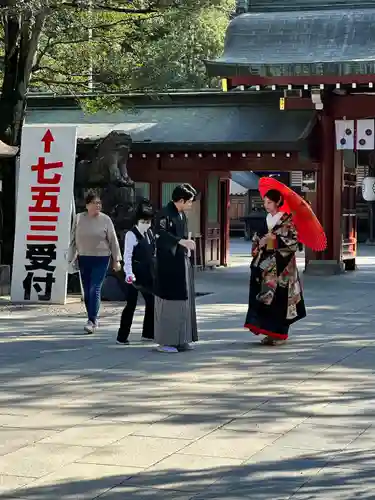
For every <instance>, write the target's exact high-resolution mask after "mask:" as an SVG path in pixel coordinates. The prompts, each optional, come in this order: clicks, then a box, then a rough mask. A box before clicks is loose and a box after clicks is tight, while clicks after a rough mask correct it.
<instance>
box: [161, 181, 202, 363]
mask: <svg viewBox="0 0 375 500" xmlns="http://www.w3.org/2000/svg"><path fill="white" fill-rule="evenodd" d="M196 194H197V192H196V190H195V189H194V188H193V187H192V186H191V185H190V184H181V185H179V186H177V187H176V188H175V189H174V191H173V193H172V200H171V201H170V202H169V203H168V205H166V206H165V207H164V208H163V209H162V210H161V211H160V212H159V213H158V215H157V217H156V221H155V229H154V231H155V236H156V282H155V341H156V342H157V343H158V344H159V347H158V350H159V351H160V352H168V353H177V352H179V351H186V350H190V349H192V348H193V347H192V345H191V342H196V341H197V340H198V331H197V319H196V310H195V289H194V276H193V269H192V266H191V262H190V258H189V257H190V252H191V251H194V250H195V243H194V241H193V240H191V239H190V238H189V236H188V227H187V218H186V215H185V212H186V211H188V210H190V209H191V207H192V203H193V200H194V197H195V196H196Z"/></svg>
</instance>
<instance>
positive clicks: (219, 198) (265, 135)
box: [26, 90, 319, 267]
mask: <svg viewBox="0 0 375 500" xmlns="http://www.w3.org/2000/svg"><path fill="white" fill-rule="evenodd" d="M283 95H284V94H283V91H282V90H280V91H272V90H268V91H266V90H264V91H262V92H258V91H256V90H247V91H241V92H234V91H233V92H222V91H202V92H184V93H178V92H177V93H176V92H175V93H171V94H158V95H157V96H156V97H157V98H156V97H155V96H150V95H126V96H122V97H121V96H119V100H120V103H122V107H121V109H120V110H119V111H116V112H115V113H109V112H104V111H101V112H98V113H96V114H85V113H84V112H83V110H82V109H81V108H80V107H79V105H78V104H77V99H76V98H73V97H71V96H65V97H64V96H56V97H52V96H48V95H47V96H43V95H36V96H30V97H29V99H28V108H27V114H26V123H27V124H49V125H54V124H76V125H77V127H78V148H77V155H78V158H77V159H78V160H80V158H81V156H82V152H83V151H84V150H85V149H86V150H87V147H88V146H90V144H91V145H92V146H95V144H97V143H98V141H100V140H101V139H102V138H104V137H106V136H107V135H108V134H109V133H110V132H111V131H113V130H117V131H121V132H125V133H127V134H129V135H130V136H131V138H132V146H131V153H130V157H129V162H128V172H129V175H130V177H131V178H132V180H133V181H135V184H136V189H137V192H138V194H139V195H142V196H144V197H147V198H149V199H150V200H151V201H152V202H153V204H154V206H155V207H156V208H159V207H161V206H162V205H164V204H166V203H167V202H168V201H169V200H170V198H171V194H172V191H173V189H174V187H175V186H176V185H177V184H180V183H182V182H189V183H191V184H192V185H193V186H194V187H195V188H196V189H197V190H198V191H199V196H198V200H197V201H196V202H195V203H194V204H193V210H192V213H191V214H190V215H189V226H190V227H189V229H190V230H191V231H192V233H193V237H194V238H195V239H196V241H197V247H198V249H197V264H198V265H199V266H202V267H212V266H218V265H226V264H227V262H228V254H229V217H230V215H229V210H228V208H229V184H230V179H231V176H232V172H236V173H237V174H238V173H239V172H243V173H244V174H246V173H249V172H256V173H259V174H260V175H267V172H279V175H280V176H281V177H280V180H282V181H284V182H286V183H287V184H294V185H295V186H296V188H297V189H300V188H301V182H302V180H301V179H302V177H301V172H302V171H305V172H308V173H309V174H310V175H311V174H314V173H315V172H317V171H318V169H319V162H318V160H317V159H316V158H315V156H314V152H315V151H316V148H315V142H314V131H315V129H316V127H317V123H316V112H315V110H314V109H312V108H311V109H294V110H288V111H287V112H281V111H280V109H279V101H280V98H282V96H283ZM85 98H88V97H87V96H82V97H81V99H85Z"/></svg>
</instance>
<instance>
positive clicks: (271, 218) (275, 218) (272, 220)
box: [266, 212, 284, 231]
mask: <svg viewBox="0 0 375 500" xmlns="http://www.w3.org/2000/svg"><path fill="white" fill-rule="evenodd" d="M283 215H284V212H277V213H276V214H275V215H271V214H268V215H267V218H266V222H267V227H268V230H269V231H271V230H272V229H273V228H274V227H275V226H276V224H278V223H279V222H280V220H281V218H282V216H283Z"/></svg>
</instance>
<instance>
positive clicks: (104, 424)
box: [40, 419, 143, 447]
mask: <svg viewBox="0 0 375 500" xmlns="http://www.w3.org/2000/svg"><path fill="white" fill-rule="evenodd" d="M142 428H143V426H142V424H131V423H127V424H126V425H119V423H118V422H113V421H110V420H109V421H106V420H100V419H91V420H87V421H85V422H84V423H83V424H82V425H76V426H74V427H70V428H69V429H66V430H64V431H61V432H55V433H54V434H53V435H52V436H49V437H47V438H45V439H42V440H41V441H40V442H41V443H42V444H43V443H46V444H49V443H56V444H70V445H75V446H89V447H99V446H108V445H110V444H113V443H115V442H116V441H120V439H123V438H124V437H126V436H130V434H133V433H134V432H135V431H137V430H140V429H142Z"/></svg>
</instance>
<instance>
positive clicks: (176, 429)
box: [133, 414, 227, 440]
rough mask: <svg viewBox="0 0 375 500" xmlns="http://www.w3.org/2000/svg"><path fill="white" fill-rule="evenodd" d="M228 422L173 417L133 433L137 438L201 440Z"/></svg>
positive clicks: (204, 417) (206, 418) (183, 416)
mask: <svg viewBox="0 0 375 500" xmlns="http://www.w3.org/2000/svg"><path fill="white" fill-rule="evenodd" d="M226 422H227V421H226V420H221V421H220V420H219V419H217V420H216V421H215V420H213V419H212V418H211V417H207V416H204V415H202V416H200V417H199V416H195V417H190V416H186V415H183V414H182V415H181V414H177V415H171V416H169V417H167V418H166V419H164V420H161V421H160V422H157V423H155V424H151V425H147V426H143V427H140V428H138V429H136V430H135V432H133V435H135V436H150V437H162V438H171V439H191V440H193V439H199V438H201V437H203V436H205V435H207V434H210V433H211V432H213V431H214V430H216V429H217V428H218V427H221V426H223V425H224V424H225V423H226Z"/></svg>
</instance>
